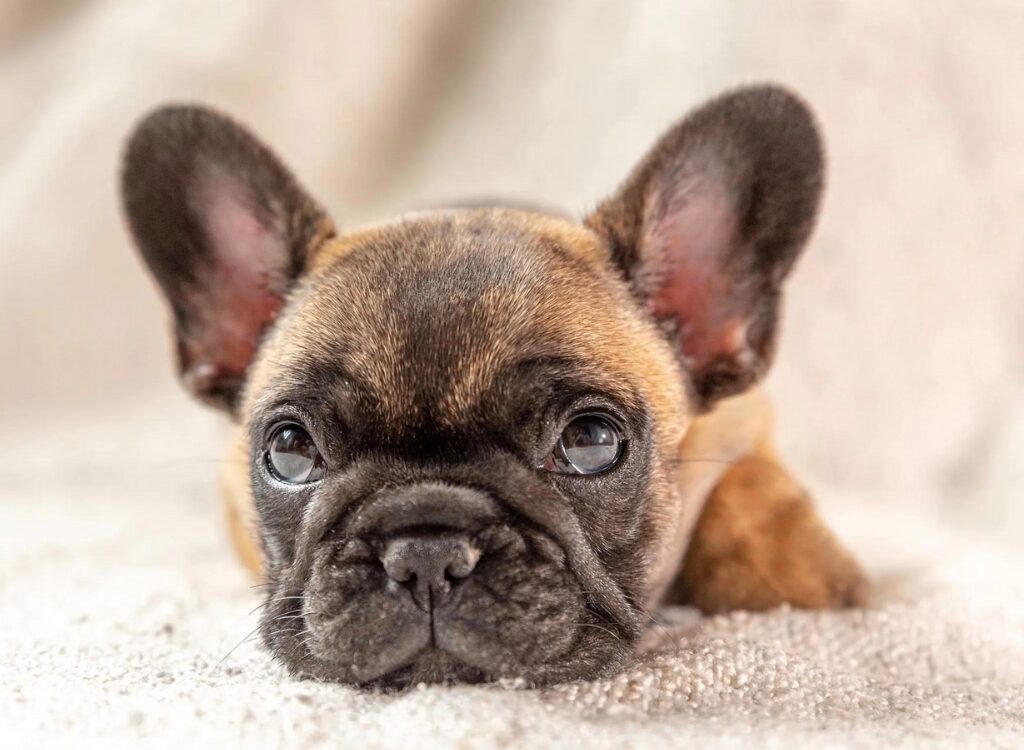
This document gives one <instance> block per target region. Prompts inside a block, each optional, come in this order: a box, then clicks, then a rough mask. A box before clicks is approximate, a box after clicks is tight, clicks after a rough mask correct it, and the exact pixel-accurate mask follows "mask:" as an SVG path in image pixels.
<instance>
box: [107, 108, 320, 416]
mask: <svg viewBox="0 0 1024 750" xmlns="http://www.w3.org/2000/svg"><path fill="white" fill-rule="evenodd" d="M121 188H122V197H123V200H124V206H125V210H126V213H127V216H128V223H129V226H130V228H131V232H132V235H133V236H134V239H135V242H136V244H137V245H138V247H139V250H140V252H141V254H142V257H143V258H144V259H145V261H146V264H147V265H148V266H149V269H150V271H152V273H153V275H154V276H155V277H156V280H157V281H158V282H159V284H160V286H161V288H162V289H163V291H164V294H165V295H166V296H167V299H168V301H169V302H170V305H171V308H172V310H173V313H174V320H175V327H176V334H177V344H178V360H179V368H180V372H181V376H182V379H183V381H184V382H185V385H186V387H188V389H189V390H191V391H192V392H193V393H194V394H195V395H196V396H197V397H199V398H201V399H202V400H204V401H206V402H208V403H211V404H214V405H216V406H219V407H221V408H226V409H228V410H232V409H233V408H234V405H235V401H236V399H237V397H238V393H239V391H240V389H241V386H242V383H243V382H244V380H245V372H246V369H247V368H248V366H249V363H250V361H251V359H252V357H253V354H254V353H255V350H256V346H257V344H258V340H259V337H260V335H261V334H262V332H263V331H264V329H265V328H266V326H267V325H268V324H269V323H270V322H271V321H272V320H273V318H274V316H275V315H276V314H277V312H278V310H279V308H280V306H281V303H282V300H283V298H284V295H285V294H286V292H287V291H288V289H289V287H290V286H291V284H292V283H293V281H294V280H295V278H296V277H297V276H298V274H299V273H300V272H301V270H302V269H303V267H304V265H305V262H306V260H307V257H308V254H309V252H310V251H311V249H312V247H313V246H314V245H315V244H317V243H318V242H319V241H321V240H322V239H324V238H326V237H327V236H329V235H330V234H332V233H333V227H332V225H331V223H330V220H329V219H328V218H327V216H326V215H325V214H324V212H323V211H322V210H321V209H320V208H319V206H317V204H316V203H314V202H313V201H312V200H311V199H310V198H309V197H308V196H307V195H306V193H305V192H303V190H302V189H301V188H300V187H299V185H298V183H297V182H296V181H295V179H294V177H293V176H292V175H291V173H290V172H288V170H287V169H286V168H285V167H284V166H283V165H282V164H281V162H280V161H279V160H278V159H277V157H276V156H274V154H273V153H271V152H270V150H268V149H267V148H266V147H264V146H263V145H262V144H261V143H260V142H259V141H257V140H256V138H254V137H253V136H252V135H251V134H250V133H249V132H248V131H246V130H245V129H244V128H242V127H241V126H240V125H238V124H236V123H235V122H233V121H232V120H230V119H229V118H227V117H225V116H223V115H221V114H218V113H216V112H213V111H211V110H208V109H205V108H202V107H192V106H169V107H164V108H161V109H158V110H156V111H155V112H153V113H152V114H150V115H149V116H148V117H146V118H145V119H144V120H143V121H142V122H141V123H140V124H139V125H138V126H137V127H136V129H135V131H134V133H133V134H132V136H131V139H130V141H129V143H128V148H127V151H126V153H125V158H124V164H123V171H122V181H121Z"/></svg>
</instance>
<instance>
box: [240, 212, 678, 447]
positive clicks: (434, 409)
mask: <svg viewBox="0 0 1024 750" xmlns="http://www.w3.org/2000/svg"><path fill="white" fill-rule="evenodd" d="M547 358H566V359H571V360H573V361H577V362H582V363H584V364H585V365H586V366H587V367H586V371H587V373H588V381H589V382H588V385H589V386H592V387H596V388H600V389H602V390H603V391H605V392H608V393H610V394H612V395H614V396H615V397H616V398H618V399H620V400H621V401H623V402H624V403H626V404H627V405H636V404H637V402H638V401H639V400H643V401H644V402H645V403H646V404H647V405H648V407H649V408H651V409H652V410H653V411H654V412H655V416H656V417H657V419H656V424H658V425H660V427H659V431H661V432H664V433H665V434H662V435H660V436H659V437H661V438H662V439H663V440H667V441H668V442H667V443H662V444H663V445H665V444H668V445H672V444H674V443H676V442H678V439H679V438H680V437H681V434H682V430H683V428H684V426H685V424H684V423H685V416H686V400H685V398H684V390H683V379H682V377H681V373H680V371H679V368H678V365H677V364H676V361H675V359H674V356H673V354H672V352H671V350H670V348H669V346H668V344H667V342H666V341H665V340H664V339H663V337H662V336H661V335H660V334H659V332H658V331H657V330H656V328H655V327H654V326H653V325H652V324H651V323H650V322H649V321H648V320H647V319H646V318H645V317H644V315H643V314H642V313H641V311H640V309H639V308H638V306H637V304H636V302H635V301H634V300H633V298H632V297H631V295H630V293H629V290H628V287H627V285H626V283H625V282H624V281H623V280H622V279H621V278H620V277H619V276H618V274H617V273H616V272H615V271H614V270H613V267H612V266H611V265H610V261H609V260H608V251H607V248H606V246H605V245H604V244H603V242H602V240H601V239H600V238H599V237H598V236H597V235H596V234H594V233H593V232H591V231H590V230H588V229H586V228H584V227H582V226H579V225H576V224H573V223H572V222H569V221H566V220H562V219H557V218H554V217H549V216H545V215H541V214H532V213H525V212H519V211H512V210H506V209H483V210H465V211H445V212H431V213H426V214H416V215H413V216H410V217H406V218H404V219H400V220H398V221H395V222H391V223H388V224H384V225H379V226H376V227H370V228H368V229H364V230H361V231H356V232H354V233H352V234H350V235H346V236H342V237H340V238H337V239H336V240H331V241H329V242H328V243H326V244H325V245H324V246H322V247H321V249H320V250H319V252H318V254H317V255H316V257H315V258H314V259H313V262H312V270H311V271H310V273H309V275H308V276H307V278H306V279H305V281H304V282H303V283H302V284H301V285H300V286H299V288H298V289H297V290H296V292H295V293H294V295H293V296H292V298H291V300H290V301H289V303H288V305H287V308H286V311H285V313H284V314H283V315H282V317H281V319H280V320H279V322H278V324H277V325H276V326H275V328H274V330H273V332H272V333H271V336H270V337H269V339H268V340H267V342H266V344H265V345H264V346H263V347H262V348H261V352H260V355H259V360H258V362H257V363H256V366H255V367H254V369H253V374H252V378H251V380H250V383H249V389H248V395H247V407H248V408H247V409H246V412H248V411H251V408H252V407H253V406H254V401H255V400H256V399H270V398H273V394H274V392H275V391H278V390H279V389H280V388H282V387H288V386H293V385H294V384H295V383H296V381H301V378H302V373H303V370H304V369H308V368H309V367H310V364H311V363H312V362H315V363H316V364H317V366H326V367H330V366H331V365H332V363H336V364H337V366H338V369H339V371H343V372H344V375H345V376H346V377H350V378H352V379H353V380H354V381H356V382H358V383H359V385H360V387H362V388H364V389H367V390H369V391H371V392H372V393H373V395H374V397H375V398H374V400H375V402H376V403H377V404H379V407H378V408H379V409H380V411H381V414H380V416H381V417H382V418H383V419H385V420H399V419H401V418H402V417H403V415H407V414H410V413H414V412H415V413H423V412H424V410H426V411H427V412H428V413H429V414H430V416H431V418H432V419H434V420H436V421H437V422H439V423H441V424H443V425H446V426H455V425H457V424H459V423H460V422H462V421H463V420H466V419H468V418H470V417H471V415H472V413H473V410H474V407H475V406H476V405H477V404H478V402H479V399H480V397H481V396H482V395H483V394H484V393H485V392H486V391H487V389H488V388H489V387H490V386H491V384H492V383H493V381H494V378H495V377H496V376H497V375H498V374H499V373H501V372H502V371H503V370H505V369H506V368H509V367H511V366H514V365H515V364H517V363H520V362H524V361H530V360H537V359H547ZM669 431H671V432H676V431H678V434H669Z"/></svg>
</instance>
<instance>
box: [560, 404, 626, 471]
mask: <svg viewBox="0 0 1024 750" xmlns="http://www.w3.org/2000/svg"><path fill="white" fill-rule="evenodd" d="M621 452H622V439H621V438H620V436H619V431H618V429H616V427H615V425H613V424H612V423H611V422H610V421H609V420H607V419H605V418H604V417H601V416H598V415H595V414H588V415H584V416H581V417H577V418H576V419H574V420H573V421H572V422H570V423H569V424H568V425H567V426H566V428H565V430H564V431H563V432H562V437H561V438H560V439H559V441H558V445H557V446H556V448H555V451H554V453H553V454H552V456H551V464H552V467H553V468H554V469H556V470H557V471H560V472H561V473H565V474H597V473H598V472H601V471H604V470H605V469H608V468H610V467H611V466H612V465H613V464H615V462H616V461H618V459H619V455H620V453H621Z"/></svg>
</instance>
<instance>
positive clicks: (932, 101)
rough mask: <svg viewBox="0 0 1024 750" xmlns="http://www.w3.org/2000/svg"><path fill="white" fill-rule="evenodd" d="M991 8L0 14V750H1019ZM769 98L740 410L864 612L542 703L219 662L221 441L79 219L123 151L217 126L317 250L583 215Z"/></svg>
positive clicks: (1017, 437)
mask: <svg viewBox="0 0 1024 750" xmlns="http://www.w3.org/2000/svg"><path fill="white" fill-rule="evenodd" d="M1021 71H1024V6H1021V5H1020V4H1018V3H1014V2H1011V1H1010V0H1007V1H1006V2H999V1H998V0H979V1H978V2H972V3H970V4H966V3H958V2H953V1H951V0H950V1H948V2H946V1H943V0H936V1H935V2H931V3H928V4H927V6H926V7H925V6H921V5H919V4H916V5H912V4H910V3H891V2H874V3H873V2H867V1H866V0H865V1H864V2H852V3H845V2H843V3H840V2H820V1H815V0H792V1H790V2H785V3H782V2H778V3H758V4H756V5H755V4H745V3H735V4H733V3H725V2H720V1H710V0H709V1H707V2H696V1H694V2H637V3H625V2H623V3H603V2H591V1H589V0H567V1H565V2H558V3H551V2H540V1H539V0H538V1H536V2H529V1H524V2H515V3H497V2H494V3H491V2H476V1H474V0H437V1H435V2H420V3H412V2H407V3H391V2H383V3H363V2H356V1H355V0H353V1H352V2H330V3H328V2H325V3H316V2H304V3H277V2H270V1H269V0H268V1H267V2H244V3H243V2H225V3H206V2H201V1H200V0H188V1H185V0H179V2H176V3H174V4H168V3H159V2H156V0H138V1H136V2H127V1H124V2H122V1H115V0H106V1H103V0H94V1H93V2H57V0H42V1H34V2H33V1H30V0H0V352H2V354H0V364H2V367H0V746H2V747H25V746H31V744H33V738H34V739H35V742H34V744H36V745H40V746H51V745H54V744H61V743H67V744H82V743H84V744H99V743H101V742H102V744H103V745H104V746H107V747H109V746H120V745H129V744H130V745H133V746H137V745H138V744H139V743H140V742H141V743H146V742H147V741H148V742H152V743H153V744H154V745H158V746H165V745H168V744H170V743H171V742H172V741H188V742H190V743H192V744H196V745H199V746H205V745H208V744H214V743H217V744H220V745H224V744H228V745H231V744H235V743H237V742H240V741H244V743H245V744H246V745H247V746H248V745H254V746H266V747H289V746H297V747H308V746H318V745H341V746H352V747H363V746H367V747H371V746H378V745H384V746H402V745H409V746H417V747H421V746H423V747H431V746H437V747H448V746H464V747H480V746H488V745H498V746H514V745H518V746H530V747H532V746H542V745H559V744H565V745H572V746H578V745H582V746H586V747H595V748H596V747H623V746H630V745H633V746H643V747H652V746H657V745H659V744H664V745H678V746H684V745H688V744H696V743H698V742H699V743H700V744H701V746H705V747H746V746H750V745H754V746H759V747H773V746H778V747H799V746H802V745H806V746H814V747H817V746H822V745H829V746H849V747H877V746H878V745H879V743H880V742H881V743H884V744H887V745H901V746H908V747H909V746H917V745H919V744H924V743H933V744H939V745H948V746H950V747H964V746H969V745H971V744H972V743H973V744H979V745H990V746H998V747H1020V746H1022V745H1024V581H1022V571H1024V553H1022V552H1020V546H1021V543H1022V542H1024V503H1022V502H1021V500H1022V497H1021V495H1022V489H1021V487H1022V484H1024V468H1022V464H1024V299H1022V292H1021V290H1022V289H1024V219H1022V218H1021V206H1022V205H1024V171H1022V170H1024V135H1022V134H1024V76H1022V73H1021ZM753 80H776V81H780V82H783V83H786V84H788V85H790V86H792V87H793V88H794V89H796V90H797V91H799V92H801V93H802V94H804V95H805V96H806V97H807V98H808V99H809V100H810V102H811V103H812V104H813V106H814V108H815V109H816V110H817V112H818V114H819V116H820V118H821V121H822V124H823V127H824V130H825V135H826V139H827V141H828V144H829V154H830V186H829V191H828V194H827V198H826V201H825V206H824V214H823V219H822V222H821V224H820V225H819V230H818V232H817V234H816V236H815V239H814V240H813V242H812V246H811V248H810V250H809V252H808V254H807V256H806V257H805V259H804V260H803V261H802V263H801V264H800V266H799V267H798V270H797V273H796V275H795V277H794V279H793V283H792V285H791V286H790V294H789V297H788V299H787V308H786V328H785V332H784V338H783V341H782V347H781V350H780V359H779V364H778V366H777V368H776V370H775V372H774V373H773V375H772V377H771V379H770V383H769V387H770V389H771V391H772V392H773V393H774V394H775V396H776V400H777V402H778V405H779V413H780V431H781V436H780V442H781V448H782V451H783V453H784V455H786V456H787V457H788V459H789V460H790V461H791V463H793V464H795V465H796V466H797V468H798V469H799V470H800V472H801V476H802V477H803V478H804V479H805V480H806V482H807V484H808V485H809V486H810V487H811V488H812V489H813V490H814V492H815V493H816V495H818V496H819V497H820V498H821V502H822V506H823V508H824V512H825V513H826V515H827V516H828V517H829V518H830V519H831V520H832V521H833V525H834V526H836V527H837V528H838V529H839V530H840V532H841V534H842V536H843V537H844V538H846V539H847V540H849V541H850V542H851V544H852V546H854V547H855V548H856V549H857V551H858V553H859V554H860V556H861V557H862V558H863V559H864V560H865V562H866V563H867V565H868V566H869V568H870V569H871V570H872V572H873V574H874V575H875V576H876V578H877V580H878V587H877V588H878V591H877V596H876V601H875V602H874V604H873V606H872V608H871V609H869V610H867V611H864V612H852V613H842V614H808V613H799V612H775V613H769V614H766V615H758V616H742V615H737V616H734V617H729V618H717V619H704V620H702V619H700V618H697V617H696V616H695V614H694V613H692V612H688V611H685V610H680V611H674V612H666V613H664V620H665V623H664V625H663V626H662V627H661V628H658V629H657V632H656V633H655V634H654V635H656V636H658V637H659V638H660V639H661V640H662V641H663V643H662V644H661V646H665V647H668V648H667V650H665V649H664V648H661V647H656V648H655V652H656V655H652V656H648V657H645V658H644V659H643V660H641V661H640V662H639V663H638V664H637V665H636V667H635V668H634V669H632V670H631V671H629V672H627V673H625V674H623V675H622V676H620V677H618V678H616V679H614V680H610V681H607V682H599V683H594V684H585V685H570V686H564V687H560V688H556V689H553V690H549V691H545V692H531V691H517V690H515V689H514V686H502V687H494V688H459V689H454V690H446V689H426V690H422V691H413V692H411V693H409V694H406V695H403V696H399V697H379V696H368V695H363V694H359V693H355V692H352V691H349V690H347V689H344V688H339V687H337V686H321V685H312V684H308V683H297V682H294V681H291V680H289V679H287V678H285V677H283V676H282V675H281V674H280V673H279V672H278V671H277V670H276V668H275V667H273V666H272V665H269V664H268V662H267V659H266V656H265V655H264V654H263V653H262V652H261V651H260V650H259V649H258V648H257V647H256V646H255V644H253V643H251V642H246V643H243V644H242V645H241V646H239V647H238V648H237V649H236V650H235V651H234V652H233V653H232V654H231V655H230V656H228V657H227V658H226V659H224V660H223V661H222V662H220V664H219V666H216V665H217V663H218V662H219V661H220V659H221V658H222V657H223V656H224V655H225V654H226V653H227V652H228V651H229V650H230V649H231V647H232V646H234V645H235V644H236V643H238V642H239V641H240V640H241V639H242V638H243V637H244V636H245V635H246V633H248V632H249V631H250V630H251V629H252V628H253V627H254V626H255V618H254V616H252V615H246V612H248V611H249V610H250V609H251V608H252V607H253V606H255V605H256V603H257V597H256V595H255V594H254V593H253V592H251V591H250V590H249V589H248V583H247V582H246V580H245V578H244V576H243V575H242V574H241V572H240V571H239V570H238V569H237V567H236V566H235V564H234V562H233V560H232V559H231V556H230V553H229V550H228V547H227V544H226V542H225V539H224V534H223V529H222V528H221V525H220V524H221V522H220V516H219V511H218V508H217V505H216V501H215V489H214V483H213V473H214V470H215V468H216V463H215V462H216V460H217V458H218V454H219V444H218V441H219V436H220V432H221V429H222V427H221V425H220V424H219V422H218V420H217V418H216V417H215V415H211V414H209V413H206V412H204V411H202V410H200V409H199V408H198V407H193V406H192V405H191V404H189V403H188V402H187V401H186V399H185V398H184V397H183V396H182V395H180V394H179V392H178V391H177V389H176V387H175V385H174V383H173V379H172V377H171V371H172V367H171V363H170V356H169V351H170V347H169V344H168V339H167V337H166V335H165V333H164V332H165V324H166V318H165V311H164V310H163V308H162V307H161V306H160V303H159V301H158V299H157V297H156V295H155V292H154V290H153V288H152V285H151V284H150V283H149V281H148V280H147V279H146V278H145V277H144V275H143V274H142V271H141V268H140V266H139V264H138V262H137V261H136V259H135V257H134V256H133V255H132V253H131V251H130V250H129V247H128V244H127V240H126V238H125V234H124V231H123V228H122V225H121V222H120V217H119V213H118V207H117V203H116V192H115V184H116V180H115V176H116V162H117V156H118V150H119V147H120V143H121V140H122V138H123V136H124V134H125V132H126V131H127V130H128V128H129V127H130V124H131V122H132V121H133V120H134V119H135V118H136V117H137V116H138V115H139V114H140V113H141V112H143V111H144V110H145V109H146V108H148V107H149V106H151V105H153V104H156V103H158V102H162V101H165V100H167V99H186V100H202V101H206V102H210V103H214V104H217V105H219V106H221V107H223V108H225V109H227V110H229V111H231V112H233V113H235V114H236V115H238V116H239V117H240V118H242V119H243V120H246V121H248V122H250V123H251V124H252V125H253V126H254V127H255V128H256V129H257V130H258V131H259V132H260V133H262V134H263V135H264V137H265V138H266V139H267V140H268V141H270V142H271V143H273V144H274V145H275V146H277V148H278V149H279V150H280V152H281V153H282V154H283V155H284V156H285V157H286V159H287V160H288V161H289V163H291V164H292V165H293V166H294V167H295V169H296V171H297V172H298V174H299V175H300V176H301V177H302V178H303V179H304V181H305V182H306V184H307V185H308V186H309V187H310V188H311V189H312V190H313V191H314V192H315V193H316V194H317V195H319V196H320V197H321V198H322V199H323V201H324V203H325V204H326V205H328V206H329V207H331V208H332V209H333V210H334V212H335V215H336V218H337V219H338V220H339V222H340V223H341V224H342V225H343V226H349V227H351V226H355V225H357V224H359V223H361V222H364V221H369V220H373V219H376V218H381V217H384V216H387V215H390V214H393V213H396V212H398V211H400V210H404V209H407V208H410V207H416V206H422V205H430V204H436V203H437V202H439V201H443V200H444V199H446V198H461V197H466V196H475V195H481V194H485V195H486V194H490V195H505V196H520V197H529V198H534V199H539V200H543V201H548V202H550V203H553V204H556V205H562V206H564V207H566V208H567V209H570V210H576V211H578V212H583V211H585V210H586V209H587V208H588V207H590V206H593V205H594V204H595V203H596V201H597V200H599V199H600V197H601V196H602V195H604V194H605V193H606V192H608V191H609V190H610V189H611V188H612V187H613V186H614V185H615V184H616V182H617V181H618V180H619V179H620V178H621V177H623V176H624V174H625V173H626V171H627V170H628V169H629V167H630V166H631V164H632V163H633V161H634V160H635V159H636V158H638V157H639V155H640V154H641V153H642V151H643V150H644V149H645V148H646V146H647V145H648V144H649V143H650V141H651V140H652V139H653V138H654V137H656V135H657V134H658V133H659V132H660V131H661V129H663V128H664V127H665V126H666V125H667V124H668V123H669V122H670V121H671V120H673V119H674V118H675V117H677V116H679V115H680V114H682V112H683V111H684V110H685V109H686V108H688V107H689V106H691V105H693V104H695V103H697V102H698V101H700V100H701V99H703V98H704V97H706V96H708V95H711V94H713V93H715V92H717V91H718V90H720V89H722V88H724V87H727V86H730V85H733V84H736V83H740V82H744V81H753Z"/></svg>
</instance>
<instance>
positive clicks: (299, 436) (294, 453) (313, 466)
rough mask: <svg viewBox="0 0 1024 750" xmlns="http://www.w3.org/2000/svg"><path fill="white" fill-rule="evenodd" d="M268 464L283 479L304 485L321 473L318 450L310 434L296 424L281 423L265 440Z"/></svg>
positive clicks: (283, 480)
mask: <svg viewBox="0 0 1024 750" xmlns="http://www.w3.org/2000/svg"><path fill="white" fill-rule="evenodd" d="M267 463H268V465H269V466H270V470H271V472H272V473H273V474H274V476H275V477H277V478H278V479H280V480H281V481H282V482H287V483H289V484H305V483H307V482H315V481H316V480H318V479H320V477H321V476H323V461H322V459H321V458H320V451H318V450H317V447H316V443H314V442H313V438H311V437H310V435H309V433H308V432H306V431H305V430H304V429H303V428H301V427H299V426H298V425H294V424H288V425H282V426H281V427H278V428H277V429H276V430H274V432H273V434H272V435H271V436H270V440H269V441H268V442H267Z"/></svg>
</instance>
